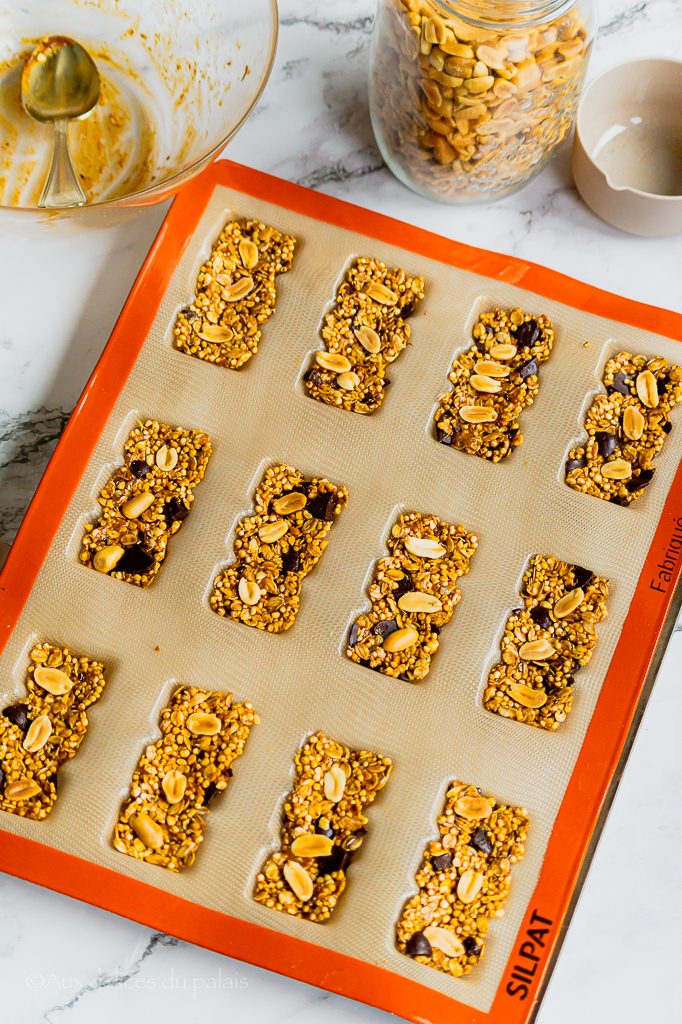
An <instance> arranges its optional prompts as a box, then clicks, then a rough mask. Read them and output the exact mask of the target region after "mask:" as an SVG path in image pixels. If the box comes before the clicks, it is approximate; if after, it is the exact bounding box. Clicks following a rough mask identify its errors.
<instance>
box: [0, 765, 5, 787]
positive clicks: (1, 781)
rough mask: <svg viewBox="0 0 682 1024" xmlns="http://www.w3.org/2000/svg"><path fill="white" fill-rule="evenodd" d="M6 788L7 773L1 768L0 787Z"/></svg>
mask: <svg viewBox="0 0 682 1024" xmlns="http://www.w3.org/2000/svg"><path fill="white" fill-rule="evenodd" d="M4 788H5V773H4V771H3V770H2V768H0V789H3V790H4Z"/></svg>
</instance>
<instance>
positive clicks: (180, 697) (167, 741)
mask: <svg viewBox="0 0 682 1024" xmlns="http://www.w3.org/2000/svg"><path fill="white" fill-rule="evenodd" d="M259 721H260V719H259V718H258V715H256V714H255V713H254V710H253V706H252V705H251V704H249V703H248V701H247V702H246V703H244V704H234V703H233V702H232V694H231V693H222V692H220V691H213V692H212V691H210V690H201V689H198V688H197V687H194V686H181V687H180V689H178V690H176V691H175V693H174V694H173V696H172V698H171V701H170V703H169V705H168V707H167V708H165V709H164V710H163V711H162V713H161V722H160V728H161V733H162V736H161V739H160V740H158V741H157V742H156V743H152V744H150V745H149V746H148V747H147V748H146V750H145V752H144V754H143V755H142V757H141V758H140V763H139V764H138V766H137V768H136V769H135V773H134V775H133V781H132V785H131V788H130V797H129V798H128V799H127V800H126V802H125V803H124V805H123V807H122V808H121V813H120V815H119V819H118V822H117V824H116V828H115V830H114V840H113V842H114V846H115V847H116V849H117V850H118V851H119V852H120V853H127V854H128V856H130V857H135V858H137V860H143V861H145V862H146V863H147V864H157V865H159V866H160V867H164V868H168V870H169V871H182V870H183V868H188V867H190V865H191V864H193V863H194V858H195V857H196V852H197V850H198V849H199V844H200V843H201V842H202V841H203V839H204V830H205V828H206V821H205V817H206V815H207V814H208V813H209V810H210V805H211V803H212V801H213V799H214V798H215V797H216V796H217V795H218V794H220V793H222V791H223V790H224V789H225V788H226V787H227V783H228V780H229V779H230V778H231V777H232V764H233V762H234V761H235V760H236V759H237V758H238V757H239V756H240V755H241V754H242V753H243V750H244V745H245V744H246V741H247V739H248V736H249V731H250V729H251V726H252V725H258V723H259Z"/></svg>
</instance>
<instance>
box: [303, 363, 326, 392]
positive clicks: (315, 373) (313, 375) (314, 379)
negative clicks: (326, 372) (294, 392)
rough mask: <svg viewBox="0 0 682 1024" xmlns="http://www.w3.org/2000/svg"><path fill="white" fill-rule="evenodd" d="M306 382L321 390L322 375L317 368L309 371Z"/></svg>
mask: <svg viewBox="0 0 682 1024" xmlns="http://www.w3.org/2000/svg"><path fill="white" fill-rule="evenodd" d="M304 380H307V381H309V382H310V383H311V384H314V385H315V387H316V388H319V387H320V385H321V384H322V383H323V377H322V374H321V373H320V371H319V369H318V368H317V366H313V367H312V369H310V370H308V372H307V373H306V375H305V378H304Z"/></svg>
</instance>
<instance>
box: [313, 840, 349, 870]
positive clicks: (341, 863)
mask: <svg viewBox="0 0 682 1024" xmlns="http://www.w3.org/2000/svg"><path fill="white" fill-rule="evenodd" d="M350 861H351V855H350V853H348V851H347V850H344V848H343V847H342V846H332V852H331V853H330V854H329V856H328V857H318V858H317V866H318V868H319V869H320V874H322V875H330V874H331V873H332V871H345V870H346V868H347V867H348V865H349V864H350Z"/></svg>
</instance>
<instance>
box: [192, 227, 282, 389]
mask: <svg viewBox="0 0 682 1024" xmlns="http://www.w3.org/2000/svg"><path fill="white" fill-rule="evenodd" d="M295 245H296V239H295V238H293V237H292V236H291V235H283V234H282V233H281V232H280V231H277V230H276V229H275V228H273V227H269V226H268V225H266V224H262V223H261V222H260V221H258V220H239V221H237V220H232V221H230V222H229V223H228V224H226V225H225V227H224V228H223V230H222V232H221V233H220V237H219V238H218V241H217V242H216V244H215V245H214V246H213V250H212V251H211V255H210V257H209V258H208V260H207V261H206V263H204V265H203V267H202V268H201V270H200V271H199V277H198V280H197V287H196V293H195V296H194V299H193V301H192V302H191V303H190V305H189V306H187V307H186V308H185V309H182V310H180V312H179V313H178V318H177V322H176V325H175V332H174V333H175V344H176V346H177V347H178V348H179V349H180V350H181V351H182V352H186V353H187V354H188V355H190V356H196V357H197V359H204V360H206V362H209V363H215V365H216V366H227V367H229V368H230V369H231V370H238V369H239V367H240V366H243V365H244V363H246V362H248V361H249V359H250V358H251V356H253V355H255V353H256V352H257V351H258V345H259V343H260V340H261V332H262V326H261V325H262V324H264V323H265V322H266V321H267V320H269V319H270V317H271V316H272V314H273V313H274V312H275V303H276V299H277V291H276V288H275V278H276V277H277V275H278V274H285V273H286V272H287V271H288V270H291V266H292V264H293V261H294V247H295Z"/></svg>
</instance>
